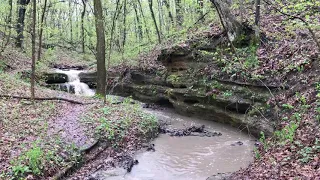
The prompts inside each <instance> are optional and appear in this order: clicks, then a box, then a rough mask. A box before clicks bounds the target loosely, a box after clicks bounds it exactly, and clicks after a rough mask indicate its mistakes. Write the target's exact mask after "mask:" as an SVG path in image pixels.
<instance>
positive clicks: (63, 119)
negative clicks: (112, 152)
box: [48, 103, 94, 148]
mask: <svg viewBox="0 0 320 180" xmlns="http://www.w3.org/2000/svg"><path fill="white" fill-rule="evenodd" d="M62 108H63V110H62V111H61V112H60V113H59V115H57V116H56V117H54V118H53V120H51V121H49V129H48V133H49V134H51V135H59V136H60V137H61V138H62V140H64V141H65V142H66V143H69V144H75V145H76V146H77V147H79V148H81V147H87V146H89V145H90V144H92V143H93V142H94V139H93V138H92V137H88V136H87V134H86V131H85V127H84V126H83V125H82V124H81V123H80V120H81V119H80V117H81V115H82V113H83V112H85V111H86V109H87V106H86V105H76V104H70V103H64V104H63V106H62Z"/></svg>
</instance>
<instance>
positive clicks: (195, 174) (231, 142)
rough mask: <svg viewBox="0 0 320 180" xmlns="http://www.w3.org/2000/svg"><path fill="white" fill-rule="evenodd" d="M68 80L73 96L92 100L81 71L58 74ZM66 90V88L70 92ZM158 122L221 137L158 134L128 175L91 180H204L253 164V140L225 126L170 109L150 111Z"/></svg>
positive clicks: (100, 174)
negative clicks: (81, 78) (201, 129)
mask: <svg viewBox="0 0 320 180" xmlns="http://www.w3.org/2000/svg"><path fill="white" fill-rule="evenodd" d="M57 72H59V73H64V74H66V75H67V76H68V80H69V82H67V83H65V84H66V85H68V86H70V87H72V88H73V89H74V93H75V94H79V95H86V96H92V95H94V90H91V89H89V87H88V85H86V84H84V83H81V82H80V80H79V76H78V75H79V73H80V72H81V71H74V70H71V71H62V70H57ZM70 87H69V88H70ZM145 111H147V112H148V113H151V114H154V115H155V116H156V117H157V118H158V119H159V121H161V122H166V124H168V128H171V129H175V128H176V129H183V128H186V127H190V126H202V125H204V126H205V129H206V131H208V132H220V133H221V134H222V135H221V136H212V137H207V136H181V137H177V136H170V135H168V134H160V135H159V137H157V138H156V139H155V140H154V141H152V142H151V143H152V144H154V148H155V151H141V152H137V153H136V155H135V157H134V158H135V159H137V160H138V161H139V163H138V164H137V165H135V166H134V167H133V168H132V171H131V172H130V173H128V172H126V171H125V170H124V169H121V168H116V169H109V170H107V171H104V170H99V171H97V172H95V173H94V174H93V175H92V177H94V179H101V180H103V179H108V180H172V179H175V180H205V179H207V178H208V177H209V176H211V175H214V174H217V173H227V172H235V171H237V170H239V169H240V168H245V167H247V166H248V165H249V163H250V162H251V161H253V152H252V151H253V147H254V143H255V140H254V138H252V137H250V136H249V135H247V134H245V133H243V132H240V130H239V129H236V128H233V127H231V126H229V125H226V124H220V123H216V122H213V121H207V120H202V119H201V117H200V118H198V117H188V116H184V115H180V114H178V113H176V112H175V111H174V110H173V109H170V108H169V109H164V110H156V109H154V110H152V109H145Z"/></svg>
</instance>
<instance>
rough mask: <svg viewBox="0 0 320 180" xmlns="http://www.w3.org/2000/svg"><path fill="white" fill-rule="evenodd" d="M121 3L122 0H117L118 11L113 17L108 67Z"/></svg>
mask: <svg viewBox="0 0 320 180" xmlns="http://www.w3.org/2000/svg"><path fill="white" fill-rule="evenodd" d="M119 5H120V0H117V3H116V11H115V12H114V14H113V18H112V26H111V34H110V41H109V53H108V65H107V68H108V69H109V67H110V59H111V52H112V42H113V36H114V30H115V26H116V19H117V16H118V11H120V10H119Z"/></svg>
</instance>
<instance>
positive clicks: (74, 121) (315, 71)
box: [0, 14, 320, 179]
mask: <svg viewBox="0 0 320 180" xmlns="http://www.w3.org/2000/svg"><path fill="white" fill-rule="evenodd" d="M262 17H263V18H262V19H261V31H262V32H263V33H265V35H266V40H267V41H266V42H264V43H262V44H261V46H260V47H258V48H257V49H254V50H255V52H254V55H255V56H253V58H252V57H250V58H248V56H247V55H248V54H247V53H248V52H249V53H250V49H249V48H247V49H239V52H238V55H240V58H238V59H237V60H234V59H232V57H233V56H231V55H230V54H228V52H221V54H222V55H221V56H222V58H220V59H224V61H222V62H219V63H220V66H219V67H217V66H215V64H210V65H209V66H208V67H206V68H204V69H203V70H202V72H199V74H200V73H201V74H204V75H205V76H207V77H210V76H212V75H217V74H218V75H219V76H221V77H224V78H228V79H233V80H234V79H236V81H237V82H257V79H258V80H259V81H262V82H264V83H266V84H271V85H276V86H283V87H287V88H283V89H281V90H279V91H278V92H277V93H275V94H273V97H272V98H271V99H270V100H269V102H268V105H269V106H270V108H271V109H272V110H273V111H275V112H276V114H277V117H276V119H275V121H274V123H275V128H276V131H275V132H274V135H273V136H272V137H264V135H262V136H261V138H260V142H261V144H260V146H259V147H258V148H257V149H256V150H255V161H254V162H253V163H251V165H250V166H249V167H247V168H244V169H241V170H240V171H238V172H235V173H233V174H232V175H231V177H230V179H295V178H296V179H319V177H320V159H319V157H320V124H319V122H320V66H319V62H320V58H319V52H318V50H317V48H316V45H315V43H314V42H313V40H312V38H311V37H310V36H309V35H308V31H307V30H306V29H299V28H297V29H296V30H294V31H288V27H287V25H286V24H285V23H283V22H284V21H286V20H287V17H283V16H280V15H275V14H264V15H263V16H262ZM270 22H272V26H270ZM214 27H215V26H213V27H212V29H211V31H210V32H205V33H198V34H196V35H195V36H201V35H208V34H209V35H210V34H211V35H212V34H218V33H219V32H220V29H219V28H216V29H215V28H214ZM319 33H320V32H317V34H316V35H317V36H320V34H319ZM211 37H212V36H211ZM180 45H181V46H187V43H183V42H182V43H181V44H180ZM161 48H162V47H159V48H156V49H155V50H154V51H152V52H150V53H149V54H148V55H145V56H141V57H140V58H141V61H140V67H141V68H142V69H149V70H150V69H152V70H155V71H157V70H160V69H161V70H162V69H163V67H161V65H159V64H158V63H157V62H156V58H157V55H159V52H160V51H161ZM242 54H243V55H244V56H241V55H242ZM24 56H25V55H23V54H22V53H18V52H16V51H12V52H8V53H6V54H5V55H4V56H3V57H1V58H2V59H3V60H4V64H0V69H2V70H1V71H0V95H10V96H13V95H14V96H29V91H30V86H29V83H28V82H26V81H27V80H26V77H28V74H24V73H22V72H24V71H22V70H24V69H26V70H27V69H28V68H26V67H30V66H31V65H30V62H31V60H30V59H25V58H24ZM48 56H50V53H49V55H48ZM230 57H231V59H230ZM255 57H257V58H255ZM65 58H67V56H66V57H65ZM17 59H19V60H17ZM57 59H60V62H61V63H60V65H59V63H58V62H57V63H56V64H55V65H58V67H60V68H61V67H66V68H68V67H71V66H78V67H79V66H83V67H86V68H90V63H91V62H90V61H80V62H79V61H76V62H75V61H71V60H70V61H69V60H67V61H66V59H63V58H57ZM68 62H71V63H70V64H69V63H68ZM74 63H77V65H75V64H74ZM221 64H222V65H223V66H221ZM41 65H42V67H43V68H38V69H42V70H45V69H46V68H47V69H48V68H52V67H54V66H55V65H53V64H50V63H47V64H39V66H41ZM211 65H212V66H211ZM217 72H218V73H217ZM215 73H217V74H215ZM36 96H37V97H64V98H68V99H72V100H75V101H79V102H82V103H83V104H85V105H79V104H73V103H68V102H64V101H36V103H35V105H32V104H31V102H30V101H29V100H23V99H15V98H7V97H0V117H1V121H0V125H1V126H0V169H1V171H2V172H1V171H0V178H3V179H7V178H8V177H28V179H39V178H41V179H47V178H48V177H52V176H54V175H56V174H57V173H58V172H62V171H63V170H64V169H65V168H66V167H69V166H70V165H74V164H79V163H81V162H82V161H87V162H92V163H89V164H85V165H84V166H82V167H81V169H80V171H77V173H76V174H74V178H75V179H76V178H78V179H83V177H85V176H86V175H87V174H88V173H90V172H94V171H95V170H96V169H99V168H107V167H106V166H104V165H102V164H103V162H101V161H100V160H99V159H107V158H109V157H114V159H121V158H123V157H127V155H128V154H129V156H130V152H132V151H134V150H135V149H137V148H139V147H141V146H142V144H143V142H146V139H148V137H151V136H152V135H153V130H154V129H155V128H156V125H155V120H154V117H152V116H150V115H145V114H144V113H143V112H141V111H140V110H139V107H138V104H131V100H130V99H128V100H126V102H124V103H123V104H120V105H119V104H112V100H108V103H107V105H103V103H102V102H101V101H100V100H98V99H94V98H83V97H81V98H80V97H77V96H74V95H70V94H67V93H64V92H57V91H52V90H49V89H46V88H43V87H40V86H37V87H36ZM87 103H88V104H87ZM69 110H70V111H69ZM85 111H86V112H90V113H85ZM62 115H67V116H64V117H61V116H62ZM57 124H60V125H62V127H61V126H58V127H57ZM114 124H115V125H114ZM147 127H151V128H150V129H149V128H147ZM141 129H144V130H146V129H147V131H146V132H145V131H143V132H142V131H141ZM120 131H121V132H122V133H119V132H120ZM130 131H132V132H136V133H129V132H130ZM116 132H118V133H116ZM75 133H77V134H78V133H80V134H81V135H80V136H77V135H76V136H73V135H74V134H75ZM103 137H104V138H105V137H109V138H107V139H103ZM137 137H139V138H137ZM101 138H102V139H101ZM97 139H99V140H100V142H101V144H100V145H99V146H98V147H99V148H94V149H93V150H92V153H89V154H87V155H84V156H83V155H82V153H83V151H82V150H83V149H86V147H88V146H91V145H94V144H95V142H96V140H97ZM110 142H111V143H110ZM110 144H112V145H113V146H110ZM81 146H84V147H81ZM124 147H125V148H127V149H129V150H128V151H121V149H122V150H123V149H125V148H124ZM115 149H118V150H119V151H116V150H115ZM80 157H81V158H80ZM96 157H101V158H96ZM81 159H82V160H81ZM131 160H132V159H130V158H129V160H128V161H131ZM112 164H113V163H110V166H112ZM100 165H101V166H100Z"/></svg>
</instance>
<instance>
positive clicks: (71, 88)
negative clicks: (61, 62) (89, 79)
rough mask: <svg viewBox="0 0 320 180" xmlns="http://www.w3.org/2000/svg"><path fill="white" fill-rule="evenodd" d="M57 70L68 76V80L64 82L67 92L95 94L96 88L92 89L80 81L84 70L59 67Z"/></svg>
mask: <svg viewBox="0 0 320 180" xmlns="http://www.w3.org/2000/svg"><path fill="white" fill-rule="evenodd" d="M56 72H57V73H62V74H66V75H67V76H68V82H67V83H65V84H63V86H65V87H66V88H67V92H69V93H74V94H76V95H84V96H94V95H95V91H94V90H92V89H90V88H89V86H88V85H87V84H85V83H82V82H80V77H79V74H80V73H81V72H84V71H78V70H60V69H57V70H56Z"/></svg>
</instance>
